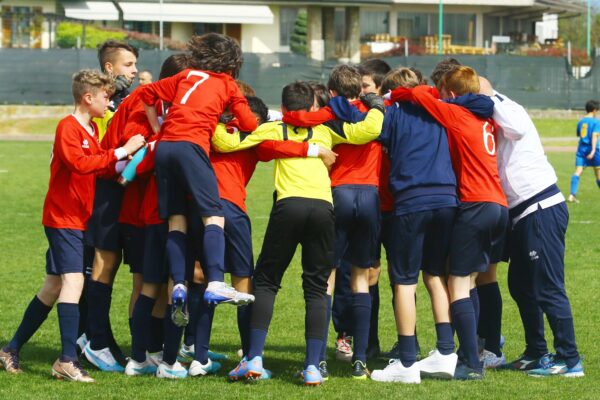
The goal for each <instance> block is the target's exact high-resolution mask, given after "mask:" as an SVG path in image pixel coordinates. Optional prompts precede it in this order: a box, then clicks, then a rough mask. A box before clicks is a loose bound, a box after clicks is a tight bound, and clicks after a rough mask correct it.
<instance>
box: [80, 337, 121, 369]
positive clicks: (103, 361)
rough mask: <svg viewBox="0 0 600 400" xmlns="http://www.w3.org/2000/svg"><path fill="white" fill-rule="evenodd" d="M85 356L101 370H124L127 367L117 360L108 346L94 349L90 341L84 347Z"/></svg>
mask: <svg viewBox="0 0 600 400" xmlns="http://www.w3.org/2000/svg"><path fill="white" fill-rule="evenodd" d="M83 354H84V355H85V358H87V360H88V361H89V362H90V363H92V364H93V365H94V366H95V367H96V368H98V369H99V370H100V371H105V372H124V371H125V368H123V366H122V365H121V364H119V363H118V362H117V360H116V359H115V357H114V356H113V355H112V353H111V352H110V349H109V348H108V347H105V348H103V349H101V350H92V348H91V347H90V342H88V343H87V344H86V346H85V348H84V349H83Z"/></svg>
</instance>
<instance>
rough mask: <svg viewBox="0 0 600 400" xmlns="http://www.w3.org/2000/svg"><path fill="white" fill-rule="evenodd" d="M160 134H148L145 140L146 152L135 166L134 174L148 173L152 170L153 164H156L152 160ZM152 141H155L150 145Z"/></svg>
mask: <svg viewBox="0 0 600 400" xmlns="http://www.w3.org/2000/svg"><path fill="white" fill-rule="evenodd" d="M160 136H161V135H160V134H155V135H153V136H150V137H149V138H148V140H147V142H148V144H149V145H148V152H147V153H146V157H144V159H143V160H142V161H141V162H140V163H139V164H138V165H137V167H135V174H136V175H142V176H143V175H149V174H151V173H152V172H154V166H155V165H156V164H155V162H154V157H155V156H156V147H157V145H158V142H159V140H160ZM152 142H155V143H154V145H153V146H152V145H151V144H152Z"/></svg>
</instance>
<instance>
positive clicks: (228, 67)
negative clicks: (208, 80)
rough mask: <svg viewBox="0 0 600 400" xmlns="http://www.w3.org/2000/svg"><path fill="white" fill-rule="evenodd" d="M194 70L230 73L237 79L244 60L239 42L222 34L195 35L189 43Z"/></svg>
mask: <svg viewBox="0 0 600 400" xmlns="http://www.w3.org/2000/svg"><path fill="white" fill-rule="evenodd" d="M187 48H188V51H189V52H190V55H191V56H192V60H191V61H192V65H191V66H192V68H194V69H200V70H204V71H213V72H224V73H229V74H231V76H233V77H234V78H237V76H238V74H239V72H240V68H241V67H242V63H243V62H244V58H243V57H242V49H240V45H239V44H238V42H237V41H236V40H235V39H233V38H231V37H229V36H225V35H221V34H220V33H207V34H204V35H201V36H198V35H194V36H192V38H191V39H190V40H189V42H188V43H187Z"/></svg>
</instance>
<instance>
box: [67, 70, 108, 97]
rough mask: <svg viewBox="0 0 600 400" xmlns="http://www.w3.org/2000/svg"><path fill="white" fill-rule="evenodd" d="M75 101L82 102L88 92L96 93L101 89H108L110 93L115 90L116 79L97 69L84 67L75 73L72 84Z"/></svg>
mask: <svg viewBox="0 0 600 400" xmlns="http://www.w3.org/2000/svg"><path fill="white" fill-rule="evenodd" d="M71 90H72V92H73V99H74V100H75V103H80V102H81V100H82V99H83V96H84V95H85V94H86V93H92V94H96V93H98V91H99V90H106V92H107V93H108V94H109V95H110V94H112V93H114V91H115V84H114V80H113V79H112V78H111V77H110V76H108V75H107V74H105V73H104V72H100V71H98V70H97V69H82V70H81V71H79V72H76V73H74V74H73V84H72V86H71Z"/></svg>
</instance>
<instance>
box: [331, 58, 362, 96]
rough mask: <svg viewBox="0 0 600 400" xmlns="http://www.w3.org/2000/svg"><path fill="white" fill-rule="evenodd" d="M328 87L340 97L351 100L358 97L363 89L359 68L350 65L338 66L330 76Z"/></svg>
mask: <svg viewBox="0 0 600 400" xmlns="http://www.w3.org/2000/svg"><path fill="white" fill-rule="evenodd" d="M327 87H328V88H329V90H333V91H335V92H337V94H338V96H343V97H346V98H349V99H353V98H356V97H358V96H359V95H360V89H361V77H360V72H358V68H356V67H352V66H350V65H338V66H336V67H335V68H334V69H333V70H332V71H331V75H329V81H328V82H327Z"/></svg>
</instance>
